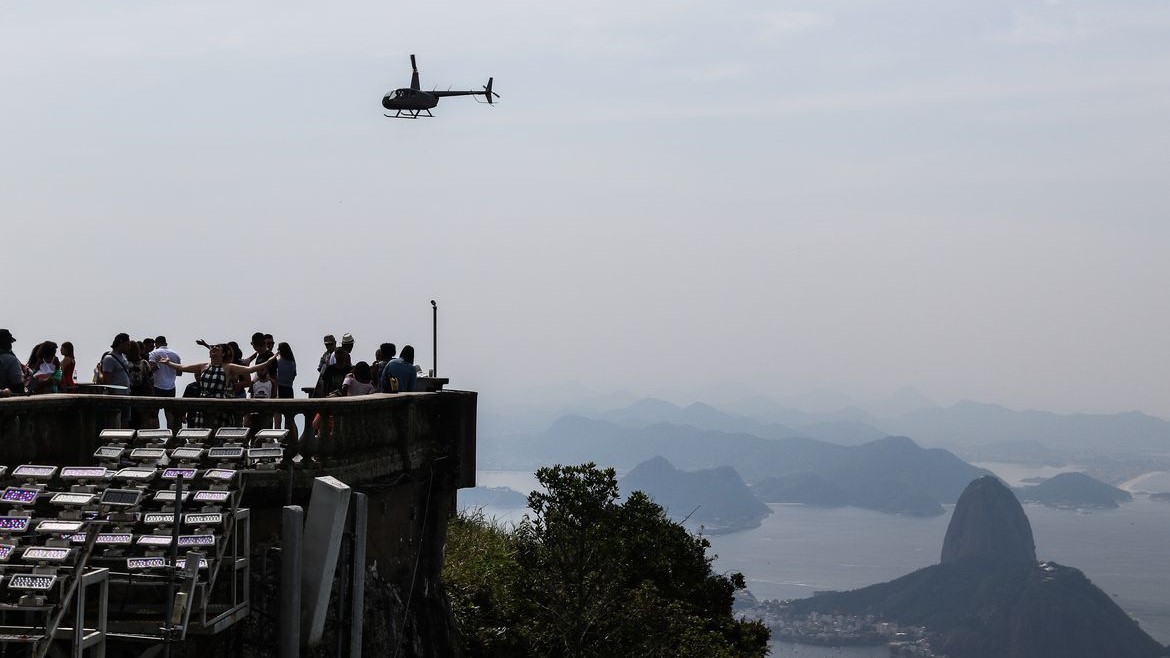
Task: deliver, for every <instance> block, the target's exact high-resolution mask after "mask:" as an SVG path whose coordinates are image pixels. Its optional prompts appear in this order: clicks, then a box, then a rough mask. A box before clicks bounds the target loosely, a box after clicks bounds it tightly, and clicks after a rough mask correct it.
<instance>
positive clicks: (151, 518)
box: [142, 512, 175, 525]
mask: <svg viewBox="0 0 1170 658" xmlns="http://www.w3.org/2000/svg"><path fill="white" fill-rule="evenodd" d="M174 520H175V514H174V512H147V513H146V514H145V515H144V516H143V517H142V522H143V523H145V524H146V525H166V524H168V523H171V522H172V521H174Z"/></svg>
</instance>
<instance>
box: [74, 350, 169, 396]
mask: <svg viewBox="0 0 1170 658" xmlns="http://www.w3.org/2000/svg"><path fill="white" fill-rule="evenodd" d="M154 344H155V348H154V349H153V350H151V352H150V354H148V355H147V356H146V359H147V361H150V366H151V368H152V369H153V370H154V390H153V391H152V393H153V395H154V397H156V398H173V397H175V378H176V377H178V376H180V375H179V373H178V372H176V371H175V368H174V366H171V365H164V364H161V363H160V361H161V360H162V359H166V360H167V361H168V362H170V363H179V364H181V363H183V360H182V359H181V358H179V355H178V354H177V353H176V352H175V351H174V350H172V349H171V348H170V347H168V346H167V337H166V336H159V337H158V338H155V339H154ZM62 351H64V349H63V348H62Z"/></svg>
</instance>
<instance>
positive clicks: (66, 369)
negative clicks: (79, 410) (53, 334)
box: [61, 341, 77, 393]
mask: <svg viewBox="0 0 1170 658" xmlns="http://www.w3.org/2000/svg"><path fill="white" fill-rule="evenodd" d="M76 371H77V359H76V358H75V357H74V356H73V343H71V342H69V341H65V342H64V343H61V392H62V393H75V392H77V380H75V379H74V378H73V373H74V372H76Z"/></svg>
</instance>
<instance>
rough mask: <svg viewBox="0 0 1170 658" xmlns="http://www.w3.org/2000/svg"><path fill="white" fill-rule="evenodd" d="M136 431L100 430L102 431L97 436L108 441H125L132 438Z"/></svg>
mask: <svg viewBox="0 0 1170 658" xmlns="http://www.w3.org/2000/svg"><path fill="white" fill-rule="evenodd" d="M136 433H137V431H136V430H102V433H101V434H99V435H98V436H100V437H101V438H103V439H106V440H108V441H117V442H118V443H127V442H129V441H133V440H134V435H135V434H136Z"/></svg>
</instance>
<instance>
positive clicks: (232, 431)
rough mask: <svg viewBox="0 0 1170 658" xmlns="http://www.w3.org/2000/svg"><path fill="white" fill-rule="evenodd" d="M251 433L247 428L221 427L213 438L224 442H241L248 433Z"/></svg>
mask: <svg viewBox="0 0 1170 658" xmlns="http://www.w3.org/2000/svg"><path fill="white" fill-rule="evenodd" d="M249 431H251V430H249V429H248V428H247V427H221V428H219V429H218V430H216V431H215V438H217V439H222V440H224V441H231V440H239V441H243V440H244V439H246V438H248V432H249Z"/></svg>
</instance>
